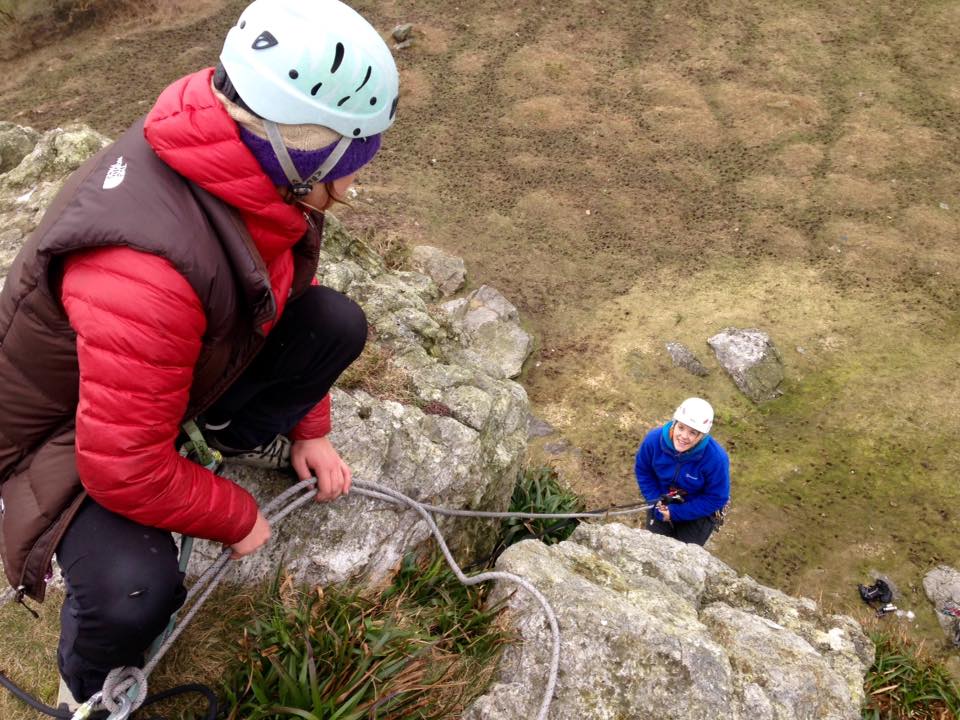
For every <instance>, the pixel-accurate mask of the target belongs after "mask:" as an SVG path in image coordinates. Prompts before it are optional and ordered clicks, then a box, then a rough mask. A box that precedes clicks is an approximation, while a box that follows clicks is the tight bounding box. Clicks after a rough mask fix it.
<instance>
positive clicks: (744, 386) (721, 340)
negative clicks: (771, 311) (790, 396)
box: [707, 327, 783, 403]
mask: <svg viewBox="0 0 960 720" xmlns="http://www.w3.org/2000/svg"><path fill="white" fill-rule="evenodd" d="M707 343H708V344H709V345H710V347H711V348H713V351H714V353H715V354H716V356H717V360H718V361H719V362H720V365H721V366H722V367H723V369H724V370H726V371H727V372H728V373H729V374H730V377H732V378H733V381H734V382H735V383H736V385H737V387H738V388H740V390H741V391H742V392H743V393H744V394H745V395H746V396H747V397H749V398H750V399H751V400H753V401H754V402H757V403H759V402H764V401H766V400H773V399H774V398H775V397H778V396H779V395H780V394H781V390H780V384H781V383H782V382H783V361H782V360H781V359H780V353H779V352H778V351H777V348H776V347H775V346H774V344H773V341H772V340H770V336H769V335H767V333H765V332H763V331H762V330H757V329H755V328H751V329H747V330H742V329H740V328H734V327H728V328H724V329H723V330H721V331H720V332H719V333H717V334H716V335H714V336H713V337H712V338H710V339H709V340H707Z"/></svg>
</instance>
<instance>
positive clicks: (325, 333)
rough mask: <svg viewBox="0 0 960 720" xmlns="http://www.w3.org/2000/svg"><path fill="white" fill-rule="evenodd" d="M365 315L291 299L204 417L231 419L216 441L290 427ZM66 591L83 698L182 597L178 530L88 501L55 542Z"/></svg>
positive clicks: (352, 344) (319, 393)
mask: <svg viewBox="0 0 960 720" xmlns="http://www.w3.org/2000/svg"><path fill="white" fill-rule="evenodd" d="M366 337H367V321H366V317H365V316H364V314H363V310H361V309H360V307H359V306H358V305H356V303H354V302H353V301H352V300H349V299H348V298H347V297H346V296H344V295H341V294H340V293H338V292H336V291H334V290H331V289H329V288H325V287H322V286H315V287H312V288H310V290H308V291H307V292H306V293H304V295H302V296H301V297H299V298H297V299H296V300H295V301H293V302H291V303H290V305H289V306H287V308H286V309H285V310H284V313H283V316H282V317H281V319H280V321H279V322H278V323H277V325H276V327H275V328H274V329H273V331H272V332H271V333H270V335H269V336H268V338H267V342H266V344H265V345H264V348H263V350H261V352H260V354H259V355H258V356H257V357H256V359H255V360H254V361H253V363H252V364H251V365H250V367H249V368H248V369H247V370H246V371H244V373H243V375H241V376H240V377H239V378H238V379H237V381H236V382H235V383H234V384H233V385H232V386H231V387H230V388H229V389H228V390H227V392H226V393H225V394H224V395H223V397H222V398H220V399H219V400H218V401H217V402H216V404H215V405H214V407H212V408H211V409H210V410H209V411H208V412H207V413H205V415H204V417H205V420H206V422H208V423H212V422H217V423H220V424H222V423H224V422H226V421H228V420H229V421H230V423H229V425H228V426H227V428H226V430H224V431H222V432H221V433H218V439H219V440H221V441H222V442H224V443H225V444H226V445H229V446H230V447H235V448H237V449H250V448H253V447H256V446H257V445H260V444H262V443H264V442H269V441H270V440H272V439H273V438H274V437H275V436H276V435H277V434H278V433H287V432H289V431H290V430H291V429H292V428H293V427H294V426H295V425H296V424H297V423H298V422H299V421H300V420H301V419H302V418H303V417H304V416H305V415H306V414H307V413H308V412H309V411H310V409H311V408H312V407H313V406H314V405H316V403H317V402H319V401H320V399H322V398H323V396H324V395H326V394H327V393H328V392H329V391H330V387H331V386H332V385H333V383H334V381H335V380H336V379H337V378H338V377H339V376H340V374H341V373H342V372H343V371H344V370H345V369H346V368H347V366H349V365H350V363H352V362H353V361H354V360H355V359H356V358H357V356H358V355H360V352H361V351H362V350H363V346H364V343H365V342H366ZM57 560H58V562H59V563H60V566H61V568H62V569H63V576H64V579H65V581H66V588H67V594H66V598H65V600H64V603H63V608H62V609H61V611H60V621H61V627H60V645H59V648H58V651H57V661H58V664H59V667H60V674H61V675H62V676H63V678H64V680H65V681H66V683H67V685H68V686H69V688H70V691H71V692H72V693H73V696H74V697H75V698H77V699H78V700H85V699H86V698H88V697H90V696H91V695H92V694H93V693H95V692H97V691H98V690H100V689H101V687H102V685H103V681H104V678H106V675H107V673H108V672H109V671H110V670H112V669H113V668H115V667H119V666H123V665H138V666H139V665H142V664H143V661H144V658H143V653H144V652H145V651H146V649H147V648H148V647H149V646H150V643H151V642H153V640H154V638H155V637H156V636H157V635H159V634H160V633H161V632H162V631H163V629H164V627H166V624H167V622H168V620H169V618H170V615H171V614H172V613H174V612H175V611H176V610H177V609H178V608H179V607H180V606H181V605H182V604H183V601H184V598H185V596H186V593H185V591H184V587H183V574H182V573H181V572H180V571H179V568H178V562H177V548H176V544H175V543H174V541H173V536H172V535H171V534H170V533H169V532H167V531H165V530H159V529H157V528H151V527H146V526H143V525H138V524H137V523H135V522H133V521H131V520H128V519H127V518H124V517H121V516H120V515H117V514H116V513H113V512H110V511H109V510H107V509H105V508H103V507H101V506H100V505H98V504H97V503H96V502H94V501H93V500H91V499H87V500H86V501H85V502H84V503H83V505H82V506H81V508H80V510H79V512H78V513H77V515H76V517H75V518H74V520H73V522H72V523H71V524H70V527H69V528H68V529H67V532H66V534H65V535H64V537H63V540H61V542H60V545H59V547H58V548H57Z"/></svg>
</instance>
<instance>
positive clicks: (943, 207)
mask: <svg viewBox="0 0 960 720" xmlns="http://www.w3.org/2000/svg"><path fill="white" fill-rule="evenodd" d="M940 209H941V210H949V209H950V206H949V205H947V203H945V202H942V203H940Z"/></svg>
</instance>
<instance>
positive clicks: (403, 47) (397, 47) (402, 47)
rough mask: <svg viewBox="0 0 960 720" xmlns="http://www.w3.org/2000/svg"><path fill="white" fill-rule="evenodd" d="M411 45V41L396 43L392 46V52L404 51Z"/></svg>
mask: <svg viewBox="0 0 960 720" xmlns="http://www.w3.org/2000/svg"><path fill="white" fill-rule="evenodd" d="M411 45H413V40H404V41H403V42H402V43H397V44H396V45H394V46H393V49H394V50H406V49H407V48H408V47H410V46H411Z"/></svg>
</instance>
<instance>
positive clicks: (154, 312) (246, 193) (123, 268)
mask: <svg viewBox="0 0 960 720" xmlns="http://www.w3.org/2000/svg"><path fill="white" fill-rule="evenodd" d="M211 75H212V70H210V69H208V70H204V71H201V72H199V73H195V74H193V75H189V76H187V77H185V78H182V79H181V80H179V81H178V82H176V83H174V84H173V85H171V86H170V87H169V88H167V90H165V91H164V93H163V94H162V95H161V96H160V98H159V99H158V101H157V103H156V105H155V106H154V107H153V109H152V110H151V111H150V113H149V114H148V116H147V119H146V123H145V126H144V134H145V136H146V139H147V141H148V142H149V144H150V145H151V147H152V148H153V149H154V151H155V152H156V153H157V155H158V156H159V157H160V159H161V160H163V161H164V162H165V163H166V164H167V165H169V166H170V167H171V168H173V169H174V170H175V171H176V172H178V173H179V174H181V175H183V176H185V177H187V178H189V179H190V180H192V181H193V182H195V183H196V184H198V185H199V186H201V187H202V188H204V189H205V190H207V191H209V192H210V193H212V194H213V195H215V196H217V197H218V198H220V199H222V200H224V201H226V202H227V203H229V204H230V205H232V206H233V207H235V208H237V210H238V211H239V213H240V215H241V217H242V219H243V221H244V223H245V225H246V227H247V229H248V231H249V232H250V235H251V237H252V238H253V240H254V243H255V245H256V247H257V250H258V251H259V252H260V255H261V256H262V257H263V260H264V262H265V264H266V266H267V268H268V270H269V274H270V280H271V286H272V289H273V294H274V297H275V299H276V304H277V318H279V316H280V313H282V312H283V308H284V304H285V302H286V299H287V295H288V292H289V290H290V287H291V284H292V282H293V259H292V256H291V248H292V247H293V245H294V244H296V242H297V241H298V240H299V239H300V238H301V236H302V235H303V234H304V232H305V230H306V220H305V218H304V216H303V214H302V213H301V212H300V211H299V210H298V209H297V208H296V207H294V206H292V205H287V204H285V203H284V202H283V201H282V200H281V198H280V196H279V195H278V193H277V192H276V189H275V188H274V187H273V185H272V183H271V182H270V180H269V179H268V178H267V177H266V175H264V174H263V172H262V171H261V169H260V166H259V164H258V163H257V161H256V160H255V159H254V157H253V156H252V155H251V154H250V152H249V151H248V150H247V148H246V146H245V145H244V144H243V143H242V142H241V141H240V138H239V134H238V130H237V127H236V124H235V123H234V121H233V120H232V119H231V118H230V116H229V115H228V114H227V113H226V111H225V110H224V109H223V107H222V106H221V104H220V103H219V101H218V100H217V99H216V96H215V95H214V94H213V91H212V89H211V87H210V80H211ZM61 299H62V302H63V306H64V308H65V309H66V312H67V315H68V317H69V320H70V324H71V326H72V327H73V329H74V330H75V331H76V333H77V355H78V360H79V367H80V400H79V406H78V408H77V422H76V460H77V470H78V473H79V475H80V479H81V482H82V483H83V485H84V488H85V489H86V490H87V492H88V493H89V495H90V496H91V497H92V498H93V499H94V500H96V501H97V502H98V503H100V504H101V505H103V506H104V507H106V508H107V509H109V510H112V511H113V512H116V513H118V514H120V515H123V516H125V517H128V518H130V519H132V520H134V521H136V522H139V523H142V524H144V525H150V526H154V527H160V528H165V529H168V530H172V531H175V532H182V533H186V534H189V535H194V536H197V537H203V538H209V539H212V540H217V541H220V542H223V543H227V544H231V543H234V542H237V541H239V540H241V539H242V538H243V537H245V536H246V535H247V533H249V531H250V529H251V528H252V527H253V523H254V520H255V518H256V509H257V508H256V502H255V501H254V499H253V498H252V497H251V496H250V495H249V493H247V492H246V491H245V490H243V489H242V488H241V487H239V486H238V485H236V484H234V483H232V482H230V481H228V480H225V479H223V478H220V477H217V476H215V475H214V474H213V473H211V472H209V471H207V470H205V469H203V468H201V467H199V466H197V465H196V464H194V463H192V462H190V461H188V460H185V459H183V458H181V457H180V456H179V454H178V453H177V452H176V450H175V448H174V439H175V438H176V435H177V433H178V431H179V423H180V422H181V420H182V419H183V414H184V412H185V411H186V408H187V402H188V395H189V389H190V386H191V382H192V378H193V369H194V364H195V363H196V361H197V357H198V354H199V352H200V348H201V338H202V337H203V334H204V332H205V329H206V319H205V316H204V311H203V307H202V305H201V303H200V301H199V299H198V298H197V296H196V293H195V292H194V291H193V289H192V288H191V287H190V285H189V284H188V283H187V281H186V279H185V278H184V277H183V276H182V275H181V274H180V273H179V272H177V270H175V269H174V267H173V266H172V265H171V264H170V263H168V262H167V261H166V260H165V259H163V258H161V257H159V256H157V255H151V254H147V253H142V252H138V251H136V250H132V249H129V248H125V247H109V248H102V249H95V250H87V251H83V252H77V253H74V254H72V255H71V256H69V257H68V258H67V261H66V262H65V264H64V273H63V279H62V285H61ZM265 330H266V331H268V330H269V327H266V328H265ZM144 388H148V389H149V391H150V392H149V393H144V392H143V390H144ZM329 430H330V399H329V396H327V397H325V398H324V399H323V400H322V401H321V402H320V403H318V404H317V406H316V407H315V408H314V409H313V410H312V411H311V412H310V413H309V414H308V415H307V417H306V418H304V420H303V421H302V422H301V423H300V424H299V425H298V426H297V427H296V428H295V430H294V432H293V433H292V436H293V438H294V439H307V438H315V437H321V436H323V435H326V434H327V433H328V432H329Z"/></svg>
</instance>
